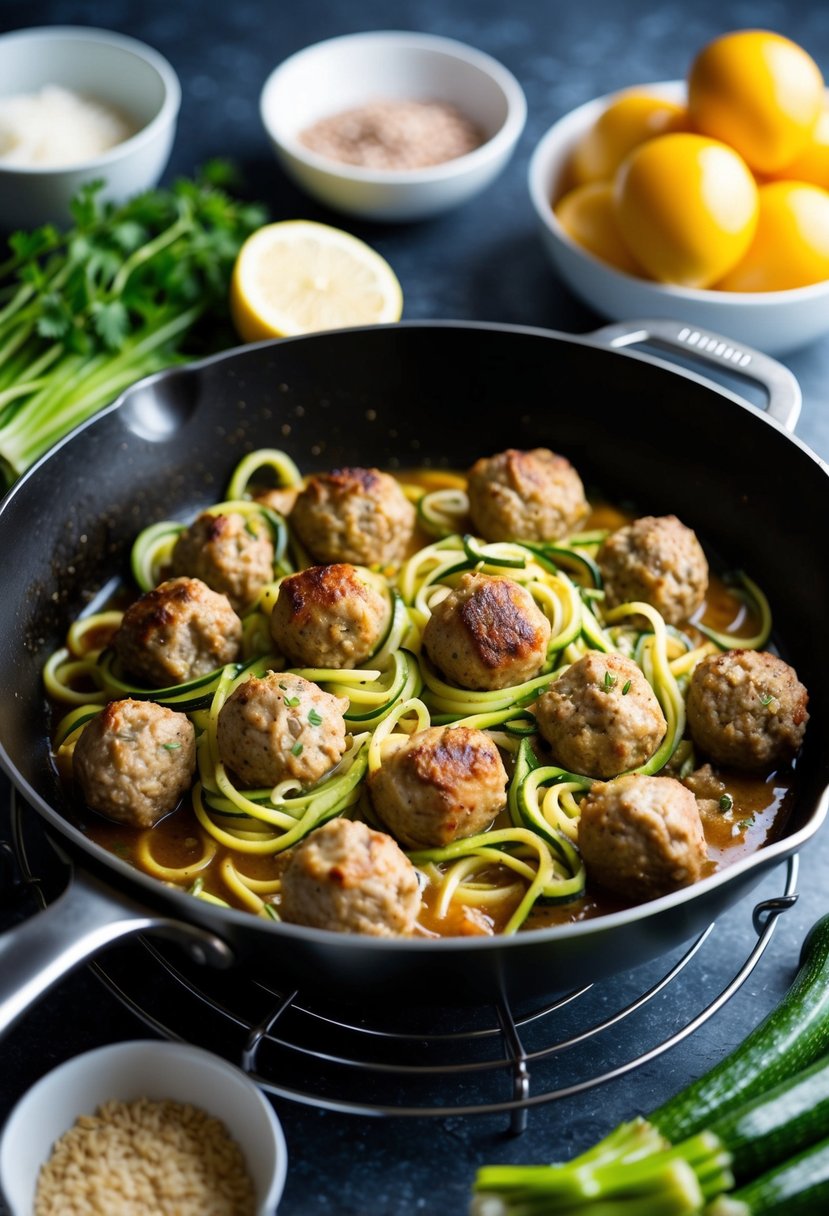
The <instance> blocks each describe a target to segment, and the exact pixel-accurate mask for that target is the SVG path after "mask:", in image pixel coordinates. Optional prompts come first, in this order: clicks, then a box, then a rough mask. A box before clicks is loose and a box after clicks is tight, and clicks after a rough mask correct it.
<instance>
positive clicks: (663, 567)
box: [596, 515, 708, 625]
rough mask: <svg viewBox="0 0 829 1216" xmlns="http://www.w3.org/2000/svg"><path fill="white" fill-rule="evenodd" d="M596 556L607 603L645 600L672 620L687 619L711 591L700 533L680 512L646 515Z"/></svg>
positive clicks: (676, 622)
mask: <svg viewBox="0 0 829 1216" xmlns="http://www.w3.org/2000/svg"><path fill="white" fill-rule="evenodd" d="M596 560H597V562H598V564H599V568H600V569H601V572H602V577H603V579H604V589H605V604H606V605H607V607H608V608H615V607H616V606H617V605H618V604H625V603H627V602H628V601H629V600H644V601H645V603H646V604H652V605H653V607H654V608H656V610H657V611H658V612H660V613H661V614H662V616H663V617H664V618H665V620H666V621H667V622H668V624H669V625H680V624H682V623H683V621H687V620H688V618H689V617H691V616H692V615H693V614H694V612H696V610H697V608H699V607H700V605H701V604H702V603H703V601H704V599H705V593H706V591H707V590H708V561H707V560H706V557H705V554H704V552H703V550H702V546H701V545H700V543H699V541H698V540H697V537H696V534H695V533H694V532H693V531H692V530H691V529H690V528H688V527H686V525H685V524H683V523H682V522H681V521H680V520H679V519H677V517H676V516H675V515H660V516H655V515H643V516H641V517H640V518H639V519H635V520H634V521H633V523H630V524H625V525H624V527H622V528H618V529H617V530H616V531H615V532H611V534H610V535H609V536H608V537H607V538H606V540H605V541H604V543H603V544H602V546H601V548H600V549H599V552H598V553H597V555H596Z"/></svg>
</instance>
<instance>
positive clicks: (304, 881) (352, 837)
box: [279, 819, 420, 937]
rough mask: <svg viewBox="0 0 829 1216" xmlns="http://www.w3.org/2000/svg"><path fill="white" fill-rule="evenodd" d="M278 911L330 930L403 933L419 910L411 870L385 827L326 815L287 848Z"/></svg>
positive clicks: (409, 929) (285, 916) (414, 875)
mask: <svg viewBox="0 0 829 1216" xmlns="http://www.w3.org/2000/svg"><path fill="white" fill-rule="evenodd" d="M279 911H280V915H281V916H282V919H283V920H285V921H289V922H290V923H292V924H296V925H308V926H309V927H310V928H312V929H328V930H329V931H331V932H333V933H365V934H368V935H369V936H371V937H399V936H401V935H408V934H411V933H412V931H413V930H414V927H415V922H416V920H417V916H418V913H419V911H420V886H419V884H418V880H417V871H416V870H415V868H414V866H413V865H412V863H411V862H410V861H409V859H408V857H407V856H406V854H405V853H404V852H403V851H402V850H401V849H400V847H399V846H398V845H397V844H396V842H395V841H394V840H392V838H391V836H387V835H386V833H385V832H376V831H374V829H373V828H370V827H368V826H367V824H365V823H360V822H359V821H357V820H351V819H332V820H331V821H330V822H329V823H326V824H323V826H322V827H319V828H316V829H315V830H314V831H313V832H311V834H310V835H309V836H306V838H305V839H304V840H303V841H301V842H300V843H299V844H298V845H297V846H296V847H295V848H294V849H292V850H291V854H290V858H289V861H288V864H287V866H286V868H285V871H284V873H283V875H282V898H281V903H280V907H279Z"/></svg>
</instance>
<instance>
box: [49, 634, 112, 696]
mask: <svg viewBox="0 0 829 1216" xmlns="http://www.w3.org/2000/svg"><path fill="white" fill-rule="evenodd" d="M43 686H44V688H45V689H46V694H47V696H50V697H52V699H53V700H55V701H60V702H62V703H63V704H64V705H86V704H87V703H89V702H95V703H96V704H99V705H104V704H105V703H106V701H107V700H108V699H109V689H108V688H107V686H106V680H105V678H104V675H103V672H102V671H101V668H100V667H99V666H98V664H97V662H95V661H93V660H92V659H73V658H72V654H71V652H70V650H69V647H68V646H62V647H61V648H60V649H59V650H56V651H54V652H53V653H52V654H51V655H50V656H49V658H48V659H47V660H46V663H45V664H44V667H43ZM90 686H91V687H90Z"/></svg>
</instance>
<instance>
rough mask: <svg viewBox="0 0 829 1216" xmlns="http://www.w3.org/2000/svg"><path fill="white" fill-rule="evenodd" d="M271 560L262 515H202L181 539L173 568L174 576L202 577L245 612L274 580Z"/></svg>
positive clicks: (269, 538)
mask: <svg viewBox="0 0 829 1216" xmlns="http://www.w3.org/2000/svg"><path fill="white" fill-rule="evenodd" d="M273 559H274V552H273V542H272V540H271V537H270V534H269V532H268V526H267V524H266V523H265V522H264V520H262V519H261V518H260V517H259V516H256V515H242V514H241V513H240V512H238V511H230V512H228V514H227V515H212V514H211V513H210V512H209V511H204V512H203V513H202V514H201V515H199V516H198V518H197V519H195V520H194V521H193V523H192V524H191V525H190V527H189V528H185V530H184V531H183V532H182V533H181V534H180V535H179V537H178V539H177V541H176V543H175V545H174V546H173V553H172V563H171V569H172V573H173V574H174V575H178V574H186V575H189V576H190V577H191V578H200V579H201V580H202V582H203V583H207V585H208V587H212V588H213V590H214V591H220V592H221V593H222V594H223V595H226V596H227V598H228V600H229V601H230V605H231V607H232V608H233V609H235V611H236V612H243V611H244V609H245V608H248V607H250V605H251V604H252V603H253V602H254V600H255V599H256V597H257V595H258V594H259V592H260V591H261V590H262V588H263V587H264V586H265V584H266V583H270V582H272V581H273Z"/></svg>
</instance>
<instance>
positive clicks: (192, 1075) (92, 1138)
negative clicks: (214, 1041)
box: [0, 1040, 287, 1216]
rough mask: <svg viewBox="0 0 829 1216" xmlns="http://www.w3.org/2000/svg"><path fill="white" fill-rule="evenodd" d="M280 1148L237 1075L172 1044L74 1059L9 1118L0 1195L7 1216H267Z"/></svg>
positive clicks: (278, 1183)
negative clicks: (121, 1215) (73, 1215)
mask: <svg viewBox="0 0 829 1216" xmlns="http://www.w3.org/2000/svg"><path fill="white" fill-rule="evenodd" d="M286 1168H287V1151H286V1148H285V1140H284V1137H283V1134H282V1129H281V1127H280V1124H279V1121H278V1119H277V1117H276V1115H275V1113H274V1111H273V1108H272V1107H271V1104H270V1102H269V1101H268V1100H267V1098H266V1097H265V1096H264V1095H263V1094H262V1092H261V1091H260V1090H259V1089H258V1087H257V1086H256V1085H255V1084H254V1083H253V1082H252V1081H251V1080H250V1078H248V1077H247V1076H246V1075H245V1073H244V1072H242V1070H241V1069H239V1068H236V1067H235V1066H234V1065H232V1064H229V1063H227V1061H225V1060H223V1059H222V1058H221V1057H219V1056H216V1055H213V1054H212V1053H210V1052H208V1051H204V1050H203V1049H202V1048H199V1047H191V1046H188V1045H185V1044H181V1043H168V1042H162V1041H155V1040H146V1041H145V1040H136V1041H134V1042H127V1043H116V1044H113V1045H111V1046H108V1047H101V1048H99V1049H97V1050H95V1051H90V1052H86V1053H85V1054H84V1055H80V1056H76V1057H75V1058H74V1059H72V1060H69V1061H67V1062H66V1063H65V1064H62V1065H60V1066H59V1067H58V1068H56V1069H53V1071H52V1072H50V1073H48V1074H47V1075H46V1076H45V1077H43V1078H42V1079H41V1080H40V1081H38V1083H37V1084H36V1085H34V1086H33V1087H32V1089H30V1090H29V1092H28V1093H27V1094H25V1095H24V1097H23V1098H21V1100H20V1101H19V1102H18V1103H17V1105H16V1106H15V1108H14V1109H13V1110H12V1112H11V1114H10V1115H9V1118H8V1120H7V1123H6V1126H5V1128H4V1130H3V1137H2V1142H0V1187H1V1188H2V1192H3V1196H4V1198H5V1200H6V1203H7V1204H8V1206H9V1209H10V1211H11V1214H12V1216H58V1214H59V1213H60V1214H61V1216H66V1213H69V1212H78V1213H80V1212H104V1211H106V1212H127V1211H128V1212H129V1213H130V1216H204V1214H205V1213H207V1212H209V1213H210V1214H211V1216H272V1214H273V1213H274V1212H275V1211H276V1209H277V1206H278V1204H279V1200H280V1198H281V1195H282V1190H283V1187H284V1184H285V1174H286Z"/></svg>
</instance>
